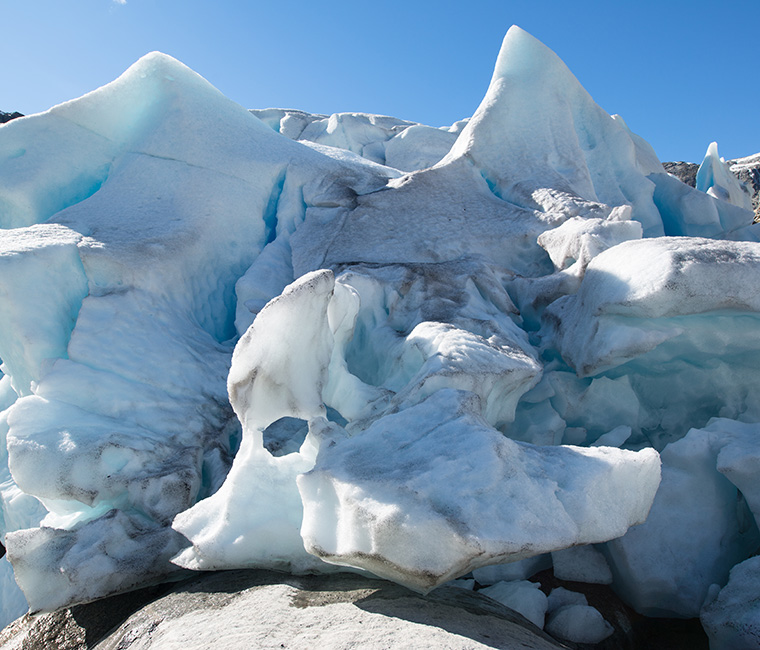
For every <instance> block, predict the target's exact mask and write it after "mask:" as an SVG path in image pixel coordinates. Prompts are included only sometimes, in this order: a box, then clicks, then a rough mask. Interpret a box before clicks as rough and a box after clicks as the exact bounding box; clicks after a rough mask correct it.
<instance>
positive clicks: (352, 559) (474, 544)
mask: <svg viewBox="0 0 760 650" xmlns="http://www.w3.org/2000/svg"><path fill="white" fill-rule="evenodd" d="M478 402H479V400H478V399H477V398H476V397H475V396H474V395H472V394H468V393H463V392H458V391H452V390H450V389H445V390H440V391H438V392H436V393H434V394H433V395H431V396H430V397H429V398H427V399H426V400H425V401H424V402H422V403H420V404H418V405H416V406H413V407H410V408H407V409H405V410H403V411H401V412H400V413H398V414H396V415H388V416H386V417H384V418H381V419H379V420H377V421H375V423H374V424H372V425H371V426H370V427H369V428H368V429H367V430H366V431H364V432H363V433H362V435H360V436H355V437H352V438H349V439H347V440H342V441H341V442H340V443H339V444H336V445H334V446H323V447H321V449H320V453H319V456H318V458H317V462H316V465H315V467H314V469H313V470H311V471H310V472H308V473H306V474H304V475H303V476H300V477H299V478H298V487H299V490H300V492H301V496H302V499H303V503H304V521H303V526H302V529H301V534H302V536H303V538H304V543H305V545H306V548H307V550H309V551H310V552H311V553H314V554H315V555H317V556H319V557H321V558H323V559H325V560H327V561H329V562H333V563H336V564H341V565H347V566H354V567H360V568H366V569H369V570H370V571H372V572H373V573H376V574H377V575H380V576H382V577H386V578H390V579H393V580H395V581H397V582H400V583H402V584H405V585H408V586H410V587H412V588H414V589H417V590H420V591H427V590H429V589H431V588H432V587H435V586H436V585H438V584H442V583H443V582H446V581H447V580H449V579H451V578H454V577H456V576H458V575H463V574H465V573H467V572H468V571H470V570H472V569H474V568H477V567H479V566H484V565H486V564H493V563H499V562H504V561H508V560H519V559H522V558H525V557H529V556H531V555H538V554H541V553H545V552H547V551H553V550H559V549H561V548H567V547H568V546H571V545H574V544H583V543H589V542H596V541H602V540H604V539H609V538H611V537H615V536H618V535H620V534H622V532H623V531H625V530H626V529H627V528H628V527H629V526H631V525H634V524H636V523H639V522H641V521H643V520H644V519H645V518H646V514H647V510H648V508H649V503H650V499H651V498H652V496H653V495H654V492H655V491H656V488H657V484H658V482H659V461H658V458H657V454H656V453H655V452H654V451H653V450H644V451H642V452H637V453H634V452H626V451H621V450H617V449H610V448H596V449H584V448H570V447H533V446H531V445H524V444H521V443H516V442H513V441H510V440H509V439H507V438H505V437H503V436H501V435H500V434H498V433H497V432H496V431H494V430H493V429H492V428H491V427H489V426H488V425H487V424H486V423H485V422H484V421H483V420H482V419H481V418H480V417H479V415H477V414H478V412H479V410H480V404H479V403H478ZM632 485H636V486H638V487H637V488H636V489H635V490H634V489H631V486H632Z"/></svg>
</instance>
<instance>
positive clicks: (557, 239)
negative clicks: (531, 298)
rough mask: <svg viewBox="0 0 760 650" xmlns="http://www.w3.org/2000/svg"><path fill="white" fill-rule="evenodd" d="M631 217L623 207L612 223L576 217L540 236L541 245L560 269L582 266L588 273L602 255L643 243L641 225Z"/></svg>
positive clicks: (610, 220)
mask: <svg viewBox="0 0 760 650" xmlns="http://www.w3.org/2000/svg"><path fill="white" fill-rule="evenodd" d="M628 215H630V207H628V206H621V207H620V208H616V209H615V211H614V212H613V214H611V215H610V218H609V219H608V220H604V219H584V218H582V217H573V218H572V219H568V220H567V221H565V223H563V224H562V225H561V226H558V227H557V228H554V229H552V230H547V231H546V232H544V233H542V234H541V235H539V237H538V243H539V244H541V246H542V247H543V248H544V249H545V250H546V252H547V253H549V257H551V259H552V262H554V266H555V267H556V268H557V269H565V268H568V267H572V266H573V265H575V264H578V268H579V269H580V270H585V268H586V267H587V266H588V263H589V262H590V261H591V260H592V259H594V258H595V257H596V256H597V255H599V253H601V252H602V251H605V250H607V249H608V248H611V247H612V246H615V245H617V244H620V243H621V242H624V241H628V240H629V239H641V235H642V230H641V224H640V223H639V222H638V221H630V217H629V216H628ZM626 216H628V218H627V219H626V218H625V217H626ZM614 217H618V218H614Z"/></svg>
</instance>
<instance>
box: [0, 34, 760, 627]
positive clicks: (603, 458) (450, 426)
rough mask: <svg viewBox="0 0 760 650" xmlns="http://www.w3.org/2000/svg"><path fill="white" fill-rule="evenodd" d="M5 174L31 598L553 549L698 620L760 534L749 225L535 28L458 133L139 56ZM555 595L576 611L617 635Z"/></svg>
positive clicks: (24, 582) (10, 130)
mask: <svg viewBox="0 0 760 650" xmlns="http://www.w3.org/2000/svg"><path fill="white" fill-rule="evenodd" d="M715 155H716V156H717V153H716V154H715ZM711 160H712V158H711ZM713 163H714V161H712V162H711V165H712V167H711V169H713V168H714V170H717V171H714V172H713V181H714V182H713V183H712V185H711V187H726V183H727V181H725V179H723V180H715V179H717V178H718V175H719V171H720V169H722V168H720V167H719V166H717V163H715V164H713ZM0 169H2V173H0V228H2V229H1V230H0V267H2V273H0V359H2V373H3V374H2V377H1V378H0V408H2V409H3V410H2V412H0V436H1V437H2V445H0V448H1V449H2V450H3V454H2V463H0V506H1V507H2V523H3V527H4V528H3V533H4V541H5V543H6V544H7V547H8V556H9V558H10V560H11V562H12V564H13V570H14V573H15V578H16V580H17V582H18V584H19V585H21V588H22V589H23V591H24V594H25V597H26V599H27V600H28V602H29V604H30V606H31V607H32V608H33V609H35V610H44V609H51V608H55V607H59V606H63V605H66V604H70V603H74V602H81V601H86V600H91V599H94V598H98V597H101V596H104V595H106V594H109V593H114V592H117V591H122V590H125V589H130V588H133V587H135V586H138V585H140V584H142V583H144V582H146V581H154V580H158V579H160V578H161V577H162V576H165V575H166V574H167V573H169V572H171V571H173V570H176V568H177V567H178V566H181V567H186V568H190V569H194V570H210V569H221V568H231V567H241V566H253V567H269V568H275V569H281V570H290V571H336V570H342V569H345V568H348V569H350V570H357V569H364V570H369V571H372V572H374V573H375V574H377V575H380V576H383V577H386V578H390V579H392V580H396V581H397V582H399V583H402V584H405V585H408V586H410V587H412V588H414V589H417V590H419V591H427V590H429V589H431V588H434V587H435V586H436V585H439V584H442V583H444V582H446V581H449V580H451V579H453V578H456V577H457V576H461V575H464V574H466V573H468V572H469V571H474V575H475V577H476V578H477V579H478V580H479V581H480V582H481V583H482V584H485V583H486V582H498V581H500V580H503V579H523V578H527V577H530V574H531V572H533V571H535V570H538V569H545V568H548V567H549V566H550V565H551V563H552V562H553V563H554V571H555V574H556V575H558V576H565V577H568V578H570V579H583V580H587V581H594V582H609V581H610V580H612V584H613V587H614V588H615V589H617V590H618V591H619V593H620V594H621V595H623V597H624V598H626V599H627V600H628V601H629V602H630V603H632V604H633V605H634V606H636V607H637V608H639V609H640V610H641V611H647V612H649V613H655V614H657V613H666V614H668V615H672V614H673V613H675V614H680V615H696V614H695V613H696V612H698V610H699V606H700V605H701V604H702V600H704V598H705V596H706V595H707V593H708V592H710V593H712V592H711V589H712V590H713V591H714V589H713V588H712V587H711V585H712V583H714V582H715V583H717V584H719V585H722V584H723V583H725V581H726V580H727V579H728V571H729V570H730V568H731V567H732V566H733V565H734V564H736V563H737V562H741V561H742V560H744V559H746V557H747V554H748V553H749V552H750V550H751V548H754V547H753V544H754V545H756V543H757V539H758V536H759V535H760V533H758V529H757V521H756V519H757V515H758V511H759V510H760V496H758V494H760V493H759V492H758V488H757V480H756V477H757V471H756V467H755V466H756V464H757V463H756V460H757V459H756V455H757V454H756V453H755V452H754V450H753V444H754V443H753V436H754V435H755V430H756V427H757V424H756V423H757V422H758V421H760V409H758V406H757V400H756V399H755V397H754V396H755V395H756V394H757V390H756V389H757V388H758V375H757V368H758V367H759V364H758V361H760V359H758V352H757V350H758V349H760V346H759V345H758V340H757V336H756V335H755V334H754V332H755V331H756V330H757V327H756V324H757V323H756V320H757V313H758V307H759V306H760V302H758V299H757V296H756V291H755V286H756V284H757V282H756V280H757V278H755V277H754V276H755V275H756V274H757V268H758V263H757V262H758V259H760V252H759V251H758V246H760V244H757V243H753V242H755V241H756V240H757V235H756V233H755V232H754V231H753V230H752V228H751V226H750V224H751V222H752V213H751V212H749V211H747V210H745V209H743V208H742V207H741V206H738V205H732V204H730V203H727V202H725V201H723V200H720V199H717V198H715V195H716V193H718V190H713V191H712V192H711V193H706V192H702V191H699V190H695V189H693V188H688V187H686V186H685V185H683V184H682V183H680V182H679V181H677V180H676V179H673V178H672V177H669V176H668V175H667V174H665V173H664V171H663V169H662V167H661V165H660V163H659V161H658V160H657V157H656V155H655V153H654V152H653V151H652V149H651V147H649V145H647V143H646V142H645V141H644V140H642V139H641V138H640V137H639V136H636V135H635V134H633V133H632V132H631V131H630V130H629V129H628V127H627V126H626V125H625V123H624V122H623V120H622V119H621V118H619V117H617V116H615V117H610V116H609V115H607V114H606V113H605V112H604V111H603V110H602V109H601V108H600V107H599V106H597V105H596V104H595V103H594V102H593V100H592V99H591V97H590V96H589V95H588V93H586V91H585V90H584V89H583V88H582V87H581V85H580V84H579V82H578V81H577V80H576V79H575V77H573V75H572V74H571V73H570V71H569V70H568V69H567V68H566V66H565V65H564V64H563V63H562V62H561V61H560V60H559V59H558V58H557V57H556V55H555V54H554V53H552V52H551V51H550V50H549V49H548V48H546V47H545V46H543V45H542V44H541V43H539V42H538V41H536V40H535V39H534V38H533V37H531V36H530V35H528V34H526V33H525V32H523V31H522V30H520V29H519V28H512V29H511V30H510V31H509V33H508V34H507V36H506V37H505V40H504V43H503V46H502V50H501V52H500V54H499V57H498V60H497V64H496V67H495V70H494V75H493V79H492V81H491V84H490V87H489V89H488V93H487V94H486V97H485V98H484V99H483V102H482V103H481V106H480V107H479V108H478V111H477V112H476V114H475V115H474V116H473V117H472V119H470V120H469V121H467V122H462V123H457V124H456V125H454V126H452V127H451V128H447V129H434V128H431V127H428V126H424V125H419V124H413V123H410V122H405V121H403V120H399V119H396V118H390V117H384V116H375V115H367V114H358V113H340V114H335V115H332V116H322V115H310V114H307V113H303V112H300V111H292V110H280V109H266V110H260V111H253V112H249V111H247V110H245V109H243V108H242V107H240V106H238V105H237V104H235V103H234V102H232V101H230V100H228V99H226V98H225V97H223V96H222V95H221V94H220V93H219V92H218V91H217V90H216V89H214V88H213V87H212V86H211V85H210V84H208V83H207V82H206V81H205V80H204V79H202V78H201V77H199V76H198V75H196V74H195V73H194V72H192V71H191V70H189V69H187V68H186V67H185V66H183V65H182V64H180V63H179V62H177V61H175V60H173V59H171V58H170V57H167V56H165V55H161V54H158V53H153V54H151V55H148V56H146V57H144V58H143V59H141V60H140V61H138V62H137V63H136V64H135V65H134V66H133V67H132V68H130V69H129V70H128V71H127V72H126V73H125V74H124V75H123V76H122V77H120V78H119V79H117V80H116V81H115V82H113V83H111V84H109V85H107V86H104V87H103V88H101V89H98V90H96V91H94V92H92V93H90V94H88V95H86V96H85V97H82V98H80V99H77V100H73V101H71V102H68V103H66V104H62V105H60V106H57V107H54V108H52V109H50V111H47V112H46V113H44V114H40V115H37V116H31V117H27V118H23V119H20V120H14V121H13V122H9V123H8V124H6V125H3V126H0ZM721 178H722V177H721ZM684 188H685V189H684ZM708 189H710V188H708ZM662 235H674V236H672V237H671V236H668V237H663V236H662ZM697 236H698V237H700V238H697ZM706 238H709V239H706ZM728 240H746V241H728ZM717 417H719V418H720V419H718V420H714V421H712V422H711V418H717ZM691 427H695V429H694V430H693V431H691V433H688V435H687V432H689V429H690V428H691ZM658 451H662V458H663V465H662V466H663V469H662V485H661V486H660V478H661V470H660V456H659V454H658ZM6 452H7V455H6ZM233 458H234V460H233ZM740 493H741V495H742V498H741V499H738V495H739V494H740ZM653 503H654V506H653V505H652V504H653ZM737 503H740V505H741V507H740V508H739V509H737ZM650 508H651V510H652V514H651V515H650V516H649V518H647V516H648V513H649V511H650ZM753 515H754V516H753ZM645 520H646V523H643V524H642V522H645ZM704 520H706V521H707V523H704V525H703V526H702V529H703V531H702V532H701V533H700V534H699V535H689V534H688V533H687V532H684V531H689V530H691V529H692V528H693V527H695V526H698V525H701V522H703V521H704ZM629 529H630V530H629ZM641 531H643V532H641ZM610 540H614V541H610ZM716 540H727V541H726V543H724V544H721V543H718V542H716ZM592 545H593V546H592ZM652 545H655V546H656V548H654V549H653V548H652ZM658 545H667V546H668V547H670V548H678V550H679V552H677V553H675V552H674V553H669V554H663V553H659V549H660V547H661V546H658ZM681 547H683V549H681ZM507 562H509V563H511V564H504V563H507ZM700 572H701V573H700ZM6 574H7V570H6ZM683 576H687V577H686V578H684V577H683ZM6 577H7V575H6ZM684 580H686V582H683V581H684ZM3 584H6V585H7V584H8V581H7V580H6V581H5V582H4V583H3ZM680 585H686V586H683V587H681V586H680ZM523 586H525V585H523ZM527 588H528V589H530V590H531V592H536V594H534V596H537V597H538V600H541V598H543V596H542V595H541V594H540V593H538V592H537V590H536V589H535V587H530V586H528V587H527ZM2 595H3V599H4V600H3V602H4V603H7V609H6V617H12V616H13V615H15V614H16V613H17V612H18V610H19V608H20V607H21V606H22V605H23V603H21V601H20V597H19V594H18V591H17V590H13V589H11V588H10V587H7V588H5V587H4V588H3V589H2ZM728 595H730V593H729V592H727V596H726V597H728ZM700 599H701V600H700ZM543 600H544V601H545V600H546V599H545V598H544V599H543ZM544 605H546V603H545V602H543V604H541V603H539V609H540V608H541V607H543V608H544V610H545V607H544ZM566 606H567V607H571V606H577V607H580V609H577V608H576V609H574V610H572V612H574V613H572V612H571V613H568V611H570V610H567V611H565V612H564V613H563V612H562V611H560V610H562V608H561V607H558V608H557V612H556V616H555V619H556V620H555V622H554V623H553V625H555V627H556V628H557V630H558V632H557V633H558V634H566V635H570V636H574V635H577V634H576V633H577V630H575V631H573V630H574V629H575V628H573V627H572V625H573V621H577V620H579V618H583V620H588V621H591V622H590V623H589V625H591V624H592V623H593V625H594V626H595V628H594V629H595V630H596V633H597V636H599V637H600V638H601V635H603V634H606V632H607V628H606V627H605V625H604V621H599V620H597V618H598V617H596V614H595V610H591V609H590V608H588V607H587V606H586V604H585V603H566ZM584 607H585V609H584ZM684 613H686V614H684ZM541 616H543V610H542V613H541ZM6 620H8V618H6ZM537 620H538V618H537ZM594 621H595V622H594ZM560 630H561V631H560Z"/></svg>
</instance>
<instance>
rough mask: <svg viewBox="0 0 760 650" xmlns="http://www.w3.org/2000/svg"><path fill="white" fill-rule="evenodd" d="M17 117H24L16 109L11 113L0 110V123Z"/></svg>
mask: <svg viewBox="0 0 760 650" xmlns="http://www.w3.org/2000/svg"><path fill="white" fill-rule="evenodd" d="M17 117H24V116H23V115H22V114H21V113H19V112H18V111H14V112H13V113H3V111H0V124H5V123H6V122H10V121H11V120H15V119H16V118H17Z"/></svg>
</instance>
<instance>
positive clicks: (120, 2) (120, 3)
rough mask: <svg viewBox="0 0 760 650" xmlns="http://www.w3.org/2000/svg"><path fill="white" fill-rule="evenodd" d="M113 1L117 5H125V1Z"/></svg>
mask: <svg viewBox="0 0 760 650" xmlns="http://www.w3.org/2000/svg"><path fill="white" fill-rule="evenodd" d="M113 1H114V3H115V4H117V5H125V4H127V0H113Z"/></svg>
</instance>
